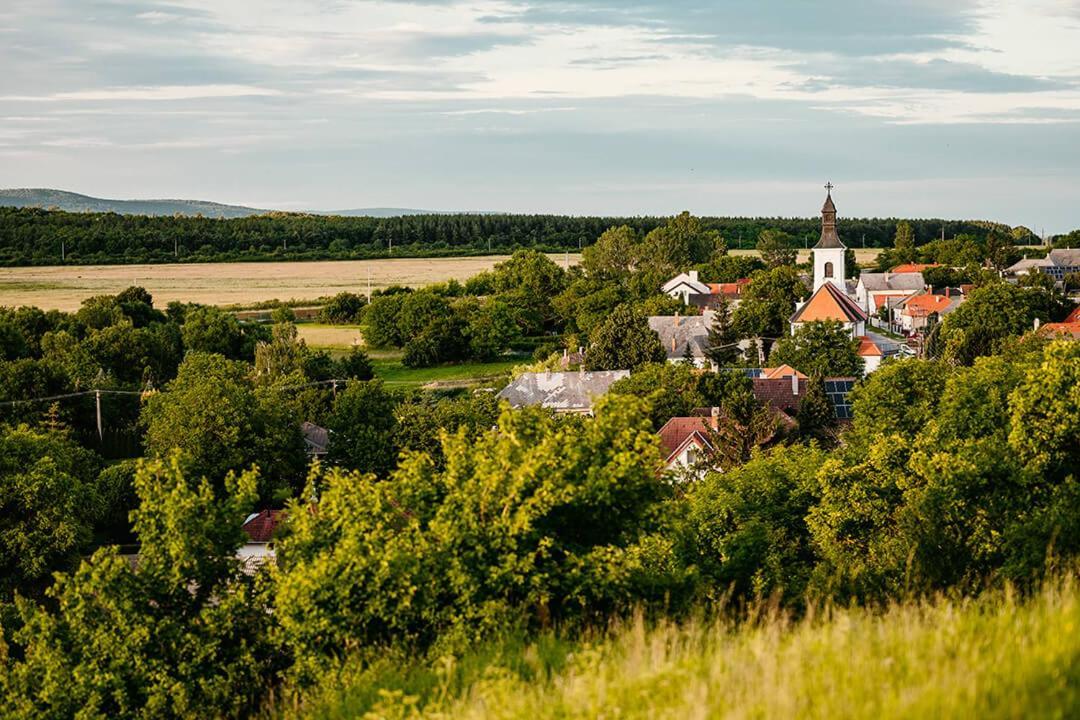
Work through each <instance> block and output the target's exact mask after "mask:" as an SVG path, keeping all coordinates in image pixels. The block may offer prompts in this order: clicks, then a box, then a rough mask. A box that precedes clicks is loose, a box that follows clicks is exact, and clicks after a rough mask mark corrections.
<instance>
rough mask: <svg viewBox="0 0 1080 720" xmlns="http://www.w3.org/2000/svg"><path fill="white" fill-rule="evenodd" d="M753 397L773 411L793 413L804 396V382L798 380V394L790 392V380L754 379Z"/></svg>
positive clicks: (782, 378) (785, 378) (788, 378)
mask: <svg viewBox="0 0 1080 720" xmlns="http://www.w3.org/2000/svg"><path fill="white" fill-rule="evenodd" d="M751 382H753V384H754V387H753V392H754V397H755V398H756V399H757V401H758V402H759V403H761V404H762V405H768V406H769V407H771V408H773V409H774V410H786V411H789V412H791V411H794V410H797V409H798V408H799V403H800V402H802V398H803V395H805V394H806V382H807V381H806V380H805V379H803V378H799V393H798V394H797V395H796V394H795V393H793V392H792V391H791V378H790V377H780V378H754V379H753V380H752V381H751Z"/></svg>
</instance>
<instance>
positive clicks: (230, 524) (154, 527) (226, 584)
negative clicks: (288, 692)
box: [0, 457, 281, 718]
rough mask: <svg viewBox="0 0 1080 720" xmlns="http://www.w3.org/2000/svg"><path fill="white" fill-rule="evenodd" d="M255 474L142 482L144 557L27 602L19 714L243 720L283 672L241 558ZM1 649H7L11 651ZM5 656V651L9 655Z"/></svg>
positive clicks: (10, 712) (18, 646)
mask: <svg viewBox="0 0 1080 720" xmlns="http://www.w3.org/2000/svg"><path fill="white" fill-rule="evenodd" d="M256 484H257V483H256V478H255V476H254V474H253V473H245V474H243V475H241V476H240V477H235V476H230V477H229V478H227V479H226V481H225V487H226V488H227V492H226V493H224V494H219V493H216V492H215V491H214V490H213V489H212V487H211V485H210V483H209V482H208V481H206V480H203V481H202V482H201V483H193V482H192V481H191V480H190V479H188V478H185V477H184V475H183V473H182V472H181V470H180V462H179V460H178V459H177V458H175V457H173V458H172V459H171V460H170V461H168V462H165V461H155V462H150V463H147V464H145V465H144V466H143V467H142V468H141V469H140V471H139V472H138V474H137V475H136V480H135V487H136V491H137V493H138V496H139V499H140V504H139V509H138V510H136V511H135V512H134V513H133V517H134V524H135V532H136V533H137V535H138V537H139V540H140V551H139V561H138V562H137V563H132V562H130V561H129V560H128V559H127V558H124V557H122V556H121V555H120V554H119V552H118V551H117V549H116V548H113V547H110V548H104V549H101V550H98V551H97V552H96V553H94V555H93V557H92V558H90V559H89V560H86V561H84V562H83V563H82V565H81V566H80V567H79V568H78V570H76V571H75V572H74V573H72V574H70V575H60V576H59V577H58V579H57V582H56V584H55V585H54V586H53V587H52V588H51V589H50V590H49V597H50V599H51V601H52V603H51V604H50V605H33V604H30V603H27V602H23V603H21V604H20V612H21V614H22V621H23V626H22V627H21V628H20V629H18V630H16V631H15V633H14V635H13V638H12V641H13V644H14V647H13V648H12V650H13V651H14V652H12V653H11V657H12V660H11V663H10V665H9V666H8V667H7V668H5V669H0V692H2V694H3V696H4V702H5V707H4V709H3V710H0V712H2V713H3V714H4V715H5V716H10V717H114V718H137V717H140V718H141V717H179V718H200V717H239V716H243V715H247V714H249V713H251V712H253V711H254V710H255V709H256V707H257V706H258V705H259V704H260V703H261V702H262V701H263V700H264V698H265V688H266V684H267V682H268V681H269V680H270V678H271V677H272V675H273V673H274V672H275V671H276V670H278V669H279V668H280V664H281V655H280V653H279V652H277V651H276V650H275V649H274V648H273V647H272V646H271V644H270V642H269V637H270V632H269V624H270V619H271V617H272V616H271V614H270V612H269V611H268V608H267V606H266V603H265V601H264V594H263V592H262V590H261V585H262V583H261V580H260V578H258V577H251V576H249V575H248V574H246V573H245V572H243V570H242V569H241V567H240V563H239V562H238V561H237V560H236V558H235V553H236V549H237V548H238V547H239V545H240V544H241V542H242V538H243V533H242V532H241V530H240V523H241V521H242V519H243V518H244V515H245V513H247V512H249V511H250V509H251V506H252V503H253V502H254V499H255V487H256ZM5 649H6V647H5V646H4V645H3V640H2V639H0V650H5ZM0 654H5V653H2V652H0Z"/></svg>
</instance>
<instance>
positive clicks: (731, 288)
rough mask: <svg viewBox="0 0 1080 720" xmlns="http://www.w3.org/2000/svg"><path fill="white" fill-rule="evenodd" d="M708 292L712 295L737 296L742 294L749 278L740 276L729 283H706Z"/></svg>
mask: <svg viewBox="0 0 1080 720" xmlns="http://www.w3.org/2000/svg"><path fill="white" fill-rule="evenodd" d="M707 284H708V286H709V292H710V293H712V294H713V295H727V296H728V297H737V296H739V295H741V294H742V291H743V288H744V287H746V286H747V285H749V284H750V278H740V279H738V280H736V281H735V282H731V283H707Z"/></svg>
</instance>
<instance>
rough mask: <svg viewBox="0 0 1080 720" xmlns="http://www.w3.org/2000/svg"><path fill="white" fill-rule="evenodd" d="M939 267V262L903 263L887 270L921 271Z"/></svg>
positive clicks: (898, 271) (899, 271)
mask: <svg viewBox="0 0 1080 720" xmlns="http://www.w3.org/2000/svg"><path fill="white" fill-rule="evenodd" d="M936 267H941V263H904V264H903V265H897V266H896V267H894V268H892V269H890V270H889V272H893V273H921V272H922V271H923V270H926V269H927V268H936Z"/></svg>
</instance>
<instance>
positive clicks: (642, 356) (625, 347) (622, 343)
mask: <svg viewBox="0 0 1080 720" xmlns="http://www.w3.org/2000/svg"><path fill="white" fill-rule="evenodd" d="M666 357H667V354H666V353H665V352H664V348H663V347H662V346H661V345H660V338H659V336H657V334H656V333H655V332H653V330H652V328H650V327H649V323H648V320H646V319H645V316H644V315H641V314H640V313H638V312H637V311H636V310H634V309H633V308H632V307H631V306H629V305H625V304H624V305H620V306H619V307H617V308H616V309H615V311H614V312H613V313H611V317H609V318H608V319H607V320H606V321H604V323H603V324H602V325H600V326H599V327H598V328H597V329H596V332H595V333H593V336H592V343H591V344H590V345H589V349H588V350H587V351H586V353H585V367H586V369H588V370H633V369H635V368H638V367H640V366H641V365H644V364H645V363H650V362H664V360H665V358H666Z"/></svg>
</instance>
